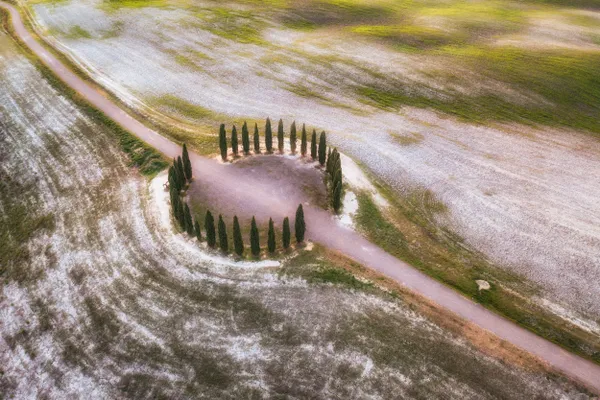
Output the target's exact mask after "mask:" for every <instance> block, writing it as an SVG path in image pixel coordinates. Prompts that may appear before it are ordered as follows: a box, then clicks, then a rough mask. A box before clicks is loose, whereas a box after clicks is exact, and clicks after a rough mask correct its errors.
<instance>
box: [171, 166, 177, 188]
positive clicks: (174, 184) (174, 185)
mask: <svg viewBox="0 0 600 400" xmlns="http://www.w3.org/2000/svg"><path fill="white" fill-rule="evenodd" d="M178 190H179V182H178V181H177V175H176V172H175V168H173V166H170V167H169V191H171V192H173V191H178Z"/></svg>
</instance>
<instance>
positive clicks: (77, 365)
mask: <svg viewBox="0 0 600 400" xmlns="http://www.w3.org/2000/svg"><path fill="white" fill-rule="evenodd" d="M0 49H1V50H0V85H1V86H2V87H3V88H4V89H5V90H3V91H2V93H1V94H0V115H1V116H2V125H0V133H1V135H0V140H1V146H0V149H1V150H0V157H1V159H2V167H1V169H0V171H1V173H2V187H1V189H2V190H1V191H0V194H1V197H0V206H1V208H2V210H3V224H2V230H1V231H0V234H1V235H2V236H1V237H2V238H3V241H2V244H3V246H4V247H3V249H2V250H3V251H2V255H3V258H2V266H3V273H2V284H3V287H2V297H1V299H0V310H1V315H2V326H1V327H2V328H1V329H2V332H1V333H2V334H1V336H0V349H1V352H0V354H1V356H0V359H1V362H0V364H1V365H2V367H1V368H2V370H1V375H0V376H1V377H0V391H1V392H2V394H3V396H4V397H6V398H17V399H26V398H40V397H48V398H64V397H80V396H85V397H88V398H140V397H155V398H178V397H206V398H215V397H219V398H240V397H243V398H272V397H275V396H292V397H312V398H314V397H324V398H350V397H353V398H364V397H367V396H368V397H374V398H389V396H390V394H391V393H394V395H396V394H398V393H401V394H402V395H403V396H405V397H412V398H423V397H431V396H433V397H451V398H478V399H479V398H498V397H511V398H524V399H526V398H532V397H535V396H538V395H541V394H543V395H544V397H546V398H556V399H559V398H565V397H574V396H585V397H587V396H589V394H587V393H586V392H585V391H582V390H581V389H580V388H578V387H577V386H576V385H575V384H573V383H571V382H569V381H567V380H566V379H564V378H561V377H559V376H557V375H554V374H550V373H548V372H547V371H546V370H545V367H544V366H543V365H542V364H539V363H538V362H537V361H536V360H535V359H533V358H531V357H529V356H527V355H523V354H521V353H520V352H519V351H517V350H516V349H514V348H511V347H510V346H506V345H502V344H500V345H499V346H498V343H496V342H494V339H493V338H492V339H490V342H489V343H487V344H485V345H484V344H483V343H481V342H480V343H478V345H477V346H474V345H473V344H472V343H471V342H470V341H469V340H467V339H465V338H463V337H462V335H457V334H456V333H453V332H456V331H457V329H458V330H459V331H462V330H463V329H466V327H464V326H462V323H461V322H460V321H455V322H454V326H453V323H452V322H451V321H453V317H450V316H444V314H443V313H442V314H439V315H438V316H437V317H436V316H435V315H436V312H435V309H434V308H433V309H429V310H428V308H427V307H423V306H422V305H419V304H418V302H417V303H415V299H414V298H413V297H412V296H411V295H409V294H403V293H398V294H396V295H395V296H390V295H389V294H387V293H386V292H384V291H382V290H380V289H378V288H377V286H376V285H374V284H373V283H366V282H365V281H364V280H363V281H361V280H358V279H356V278H354V277H353V276H352V275H351V274H350V273H348V272H344V271H345V270H344V269H342V266H344V265H346V264H348V262H347V261H345V260H344V259H342V258H339V257H338V256H333V255H331V254H330V253H328V252H327V251H326V250H324V249H322V248H315V249H313V250H312V251H304V252H301V253H298V254H295V255H293V256H292V257H289V258H288V259H286V260H284V261H263V262H258V263H234V262H232V260H231V259H230V258H225V257H221V256H212V255H210V254H208V253H206V251H205V250H202V248H201V247H199V246H198V245H197V244H196V243H194V241H193V240H190V239H187V238H185V237H184V236H183V235H181V234H179V233H177V232H176V231H174V228H173V225H172V224H171V222H170V218H169V215H168V205H167V203H166V201H167V197H168V195H167V194H165V192H164V189H163V182H164V179H165V175H164V172H163V173H159V174H158V175H156V172H155V171H152V170H147V169H146V170H145V169H144V168H142V171H144V170H145V171H147V173H148V175H147V177H145V176H143V175H140V173H139V171H140V170H139V169H134V168H132V166H131V160H130V158H129V157H128V156H127V155H126V154H125V153H123V152H122V150H121V148H120V146H119V141H118V140H117V139H118V136H116V135H115V132H113V131H112V130H111V129H110V128H109V127H108V126H106V125H104V124H102V123H101V122H100V121H95V120H93V119H91V118H90V117H89V116H88V115H87V114H85V113H84V112H82V111H79V110H78V108H77V107H76V104H74V103H73V102H72V101H71V100H70V99H69V98H68V97H67V96H65V95H63V94H61V92H60V89H58V88H57V87H55V86H53V85H52V81H50V82H48V81H46V80H45V78H44V75H43V74H42V73H40V71H39V70H38V69H36V67H35V66H34V64H33V62H32V61H31V60H30V59H28V58H26V57H25V56H24V55H23V54H22V53H20V52H19V51H18V50H17V46H16V45H15V44H14V42H13V41H12V40H11V39H10V38H9V37H8V36H7V35H6V34H4V33H1V34H0ZM15 193H18V195H19V199H20V201H19V202H15V201H14V199H13V198H12V197H11V195H14V194H15ZM7 239H8V240H7ZM7 255H8V257H7ZM432 310H433V311H432ZM437 312H440V311H437ZM436 321H438V322H442V321H444V322H443V323H442V324H440V323H438V322H436ZM467 330H468V329H467ZM474 334H476V335H477V332H476V331H475V332H474ZM479 335H480V334H479ZM484 336H485V335H484ZM365 338H369V340H365ZM398 338H401V340H398ZM486 376H494V379H493V380H489V379H485V377H486Z"/></svg>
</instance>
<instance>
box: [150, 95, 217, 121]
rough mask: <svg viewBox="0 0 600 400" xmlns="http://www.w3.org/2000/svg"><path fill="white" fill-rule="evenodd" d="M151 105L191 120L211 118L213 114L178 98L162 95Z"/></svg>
mask: <svg viewBox="0 0 600 400" xmlns="http://www.w3.org/2000/svg"><path fill="white" fill-rule="evenodd" d="M151 103H152V104H154V105H157V106H161V107H165V108H168V109H170V110H172V111H175V112H176V113H178V114H180V115H182V116H184V117H186V118H190V119H193V120H203V119H206V118H213V117H214V116H215V113H213V112H212V111H210V110H209V109H206V108H204V107H202V106H199V105H196V104H192V103H190V102H189V101H186V100H184V99H182V98H180V97H177V96H173V95H170V94H169V95H164V96H161V97H159V98H157V99H154V100H152V101H151Z"/></svg>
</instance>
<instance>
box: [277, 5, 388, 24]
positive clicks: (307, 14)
mask: <svg viewBox="0 0 600 400" xmlns="http://www.w3.org/2000/svg"><path fill="white" fill-rule="evenodd" d="M393 15H394V10H393V9H392V8H391V7H388V6H382V5H376V4H368V3H365V2H359V1H356V0H312V1H307V2H291V3H290V5H289V7H288V9H287V12H286V14H285V16H284V17H283V18H282V22H283V24H284V25H289V24H291V25H292V26H300V27H306V26H308V27H310V28H311V29H312V28H314V27H321V26H328V25H352V24H357V23H374V22H383V21H387V20H389V18H390V17H392V16H393Z"/></svg>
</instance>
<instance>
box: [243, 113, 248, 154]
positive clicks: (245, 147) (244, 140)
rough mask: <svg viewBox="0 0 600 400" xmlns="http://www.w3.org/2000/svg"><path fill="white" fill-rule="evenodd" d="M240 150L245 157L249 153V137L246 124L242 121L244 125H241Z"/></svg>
mask: <svg viewBox="0 0 600 400" xmlns="http://www.w3.org/2000/svg"><path fill="white" fill-rule="evenodd" d="M242 148H243V149H244V154H245V155H248V153H250V135H249V134H248V124H247V123H246V121H244V125H242Z"/></svg>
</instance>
